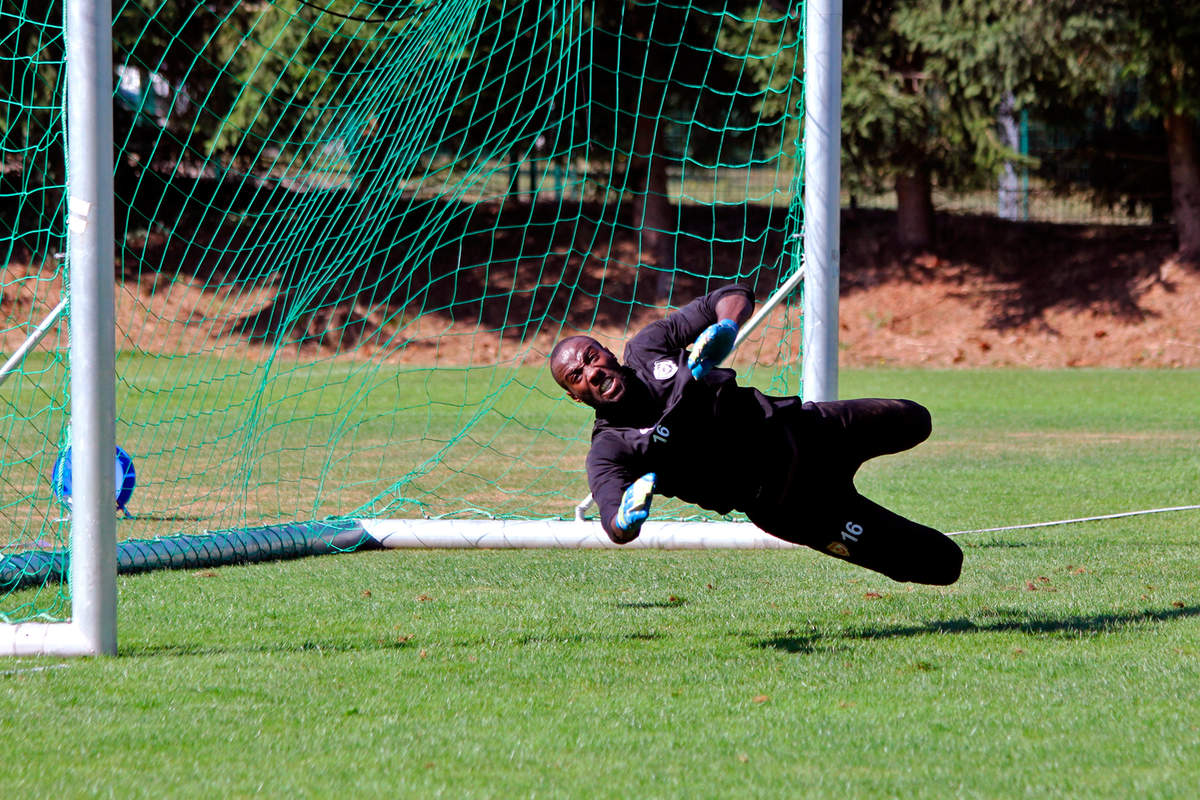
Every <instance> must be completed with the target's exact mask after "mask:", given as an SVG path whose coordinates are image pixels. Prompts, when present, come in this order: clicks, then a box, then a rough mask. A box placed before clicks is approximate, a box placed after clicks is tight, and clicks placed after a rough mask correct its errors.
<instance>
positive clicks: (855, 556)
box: [805, 493, 963, 585]
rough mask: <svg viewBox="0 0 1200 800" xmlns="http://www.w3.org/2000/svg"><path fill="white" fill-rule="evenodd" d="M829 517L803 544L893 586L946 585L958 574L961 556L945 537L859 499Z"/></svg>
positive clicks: (861, 497) (873, 503)
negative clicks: (826, 525) (880, 575)
mask: <svg viewBox="0 0 1200 800" xmlns="http://www.w3.org/2000/svg"><path fill="white" fill-rule="evenodd" d="M833 514H834V515H833V516H832V517H827V519H831V520H832V521H833V524H832V525H830V526H829V528H826V529H825V530H822V531H819V532H818V531H814V532H813V533H814V534H816V536H814V537H813V538H812V539H811V540H810V541H809V542H805V544H808V545H809V547H813V548H816V549H818V550H822V551H824V552H826V553H829V554H830V555H832V556H836V557H837V558H841V559H844V560H846V561H849V562H850V563H852V564H857V565H859V566H860V567H866V568H867V569H870V570H874V571H875V572H881V573H883V574H884V575H886V576H888V577H889V578H891V579H892V580H895V581H907V582H913V583H930V584H937V585H948V584H951V583H954V582H955V581H956V580H958V576H959V574H960V573H961V572H962V561H963V553H962V550H961V549H960V548H959V546H958V545H957V544H955V543H954V541H953V540H952V539H951V538H950V537H949V536H946V535H945V534H944V533H941V532H939V531H936V530H934V529H933V528H930V527H928V526H925V525H921V524H920V523H917V522H913V521H912V520H910V519H906V518H904V517H902V516H900V515H899V514H897V513H895V512H893V511H889V510H888V509H886V508H884V507H883V506H881V505H879V504H878V503H875V502H872V501H871V500H868V499H867V498H865V497H863V496H862V495H860V494H857V493H855V495H854V496H853V497H852V498H849V499H848V500H846V501H845V502H844V503H839V504H838V508H836V509H834V510H833Z"/></svg>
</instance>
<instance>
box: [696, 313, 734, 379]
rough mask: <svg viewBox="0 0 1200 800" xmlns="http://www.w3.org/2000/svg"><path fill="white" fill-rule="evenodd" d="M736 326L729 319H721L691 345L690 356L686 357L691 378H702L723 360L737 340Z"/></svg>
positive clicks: (706, 329) (705, 330)
mask: <svg viewBox="0 0 1200 800" xmlns="http://www.w3.org/2000/svg"><path fill="white" fill-rule="evenodd" d="M737 335H738V324H737V323H736V322H734V321H733V320H731V319H723V320H721V321H720V322H717V323H716V324H714V325H709V326H708V327H707V328H705V329H704V333H702V334H700V336H699V337H698V338H697V339H696V342H695V344H693V345H692V354H691V355H689V356H688V369H689V370H690V371H691V373H692V377H693V378H697V379H699V378H703V377H704V376H705V375H707V374H708V373H709V371H710V370H711V369H712V368H713V367H715V366H716V365H717V364H720V363H721V362H722V361H724V360H725V358H726V356H728V355H729V351H731V350H732V349H733V342H734V340H735V339H737Z"/></svg>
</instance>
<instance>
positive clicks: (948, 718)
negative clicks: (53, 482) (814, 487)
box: [0, 370, 1200, 798]
mask: <svg viewBox="0 0 1200 800" xmlns="http://www.w3.org/2000/svg"><path fill="white" fill-rule="evenodd" d="M841 394H842V395H843V396H855V395H901V396H909V397H913V398H914V399H916V400H919V401H921V402H924V403H926V404H927V405H928V406H929V407H930V408H931V409H932V410H933V413H934V420H935V431H934V435H933V436H932V437H931V439H930V441H929V442H927V443H925V444H924V445H922V446H921V447H919V448H917V449H916V450H914V451H912V452H910V453H905V454H901V455H897V456H892V457H888V458H885V459H880V460H878V461H877V462H873V463H872V464H869V465H868V466H867V467H866V468H865V469H864V471H863V473H862V474H861V479H860V482H859V483H860V487H861V488H862V489H863V490H864V492H866V493H867V494H868V495H869V496H872V497H874V498H875V499H877V500H879V501H880V502H883V503H885V504H887V505H889V506H892V507H894V508H896V509H897V510H899V511H902V512H903V513H907V514H910V515H912V516H914V517H916V518H918V519H921V520H923V521H928V522H930V523H931V524H935V525H939V526H941V527H943V528H944V529H948V530H962V529H974V528H981V527H991V526H996V525H1004V524H1018V523H1025V522H1036V521H1042V520H1052V519H1062V518H1066V517H1076V516H1085V515H1089V514H1103V513H1114V512H1119V511H1128V510H1135V509H1142V508H1156V507H1163V506H1171V505H1182V504H1192V503H1197V502H1200V500H1198V499H1197V498H1198V497H1200V492H1197V486H1198V485H1200V481H1198V478H1200V448H1198V447H1197V445H1198V444H1200V423H1198V422H1197V415H1196V401H1195V398H1196V397H1197V396H1200V373H1196V372H1182V371H1178V372H1177V371H1159V372H1149V371H1147V372H1138V371H1128V372H1123V371H1066V372H1021V371H961V372H923V371H899V370H897V371H890V370H878V371H876V370H872V371H862V372H858V371H855V372H847V373H844V374H843V377H842V385H841ZM564 413H567V412H564ZM1198 531H1200V512H1179V513H1170V514H1156V515H1147V516H1138V517H1129V518H1124V519H1117V520H1109V521H1103V522H1093V523H1084V524H1079V525H1072V526H1063V527H1057V528H1044V529H1034V530H1023V531H1011V532H1000V533H976V534H964V535H963V536H960V537H959V538H958V541H959V542H960V543H961V544H963V545H964V549H965V552H966V563H965V568H964V574H963V578H962V579H961V580H960V581H959V582H958V583H957V584H956V585H955V586H953V587H949V588H935V587H919V586H909V585H903V584H896V583H892V582H890V581H888V580H887V579H886V578H882V577H880V576H877V575H874V574H872V573H869V572H866V571H863V570H860V569H856V568H854V567H851V566H848V565H845V564H842V563H840V562H838V561H835V560H833V559H829V558H825V557H823V556H820V555H818V554H816V553H811V552H808V551H783V552H770V553H746V552H708V553H665V552H640V551H615V552H608V551H606V552H574V551H572V552H565V551H564V552H547V551H538V552H406V551H389V552H376V553H361V554H353V555H342V556H336V557H326V558H317V559H308V560H303V561H293V562H284V563H274V564H263V565H256V566H246V567H231V568H222V569H217V570H205V571H201V572H163V573H154V574H148V575H140V576H130V577H122V578H121V579H120V592H121V595H120V597H121V604H120V612H119V614H120V619H119V636H120V651H121V655H120V656H119V657H118V658H115V659H111V658H106V659H89V660H78V661H61V660H58V659H10V660H6V661H0V749H2V750H3V752H5V753H7V754H8V759H7V762H6V765H5V769H4V770H3V771H0V794H3V796H6V797H7V796H12V797H16V796H21V795H25V796H29V795H33V796H52V795H60V796H67V797H70V796H85V795H86V796H92V795H97V794H99V795H109V796H120V797H139V796H147V797H148V796H154V797H159V796H204V797H218V796H239V797H240V796H248V795H252V794H262V795H266V796H279V797H282V796H307V797H323V796H332V795H340V794H350V793H355V794H358V795H362V796H389V797H395V796H402V797H427V796H449V797H530V796H549V797H567V796H570V797H579V796H587V797H613V798H618V797H619V798H625V797H733V796H736V797H742V796H749V797H893V796H895V797H913V798H922V797H930V798H942V797H983V798H1011V797H1026V796H1029V797H1035V796H1036V797H1072V798H1074V797H1111V798H1127V797H1139V798H1158V797H1180V798H1187V797H1193V796H1194V795H1195V787H1196V786H1197V785H1200V707H1198V705H1197V703H1196V701H1195V699H1194V698H1195V694H1196V689H1195V687H1196V686H1197V685H1198V683H1200V645H1197V642H1200V592H1198V590H1197V580H1196V575H1197V565H1198V564H1200V535H1198Z"/></svg>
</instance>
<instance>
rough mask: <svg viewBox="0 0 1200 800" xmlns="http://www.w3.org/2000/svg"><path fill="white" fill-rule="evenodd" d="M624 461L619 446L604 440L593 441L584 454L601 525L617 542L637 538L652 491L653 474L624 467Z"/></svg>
mask: <svg viewBox="0 0 1200 800" xmlns="http://www.w3.org/2000/svg"><path fill="white" fill-rule="evenodd" d="M624 460H625V459H622V458H621V453H620V452H619V445H616V443H615V442H611V441H609V442H606V441H604V440H603V439H600V440H597V441H593V442H592V449H591V450H589V451H588V457H587V473H588V486H589V488H590V489H591V490H592V499H593V500H595V501H596V507H597V508H599V510H600V525H601V527H602V528H604V532H605V533H606V534H608V538H609V539H612V540H613V541H614V542H616V543H617V544H628V543H629V542H632V541H633V540H634V539H636V538H637V536H638V534H639V533H640V532H641V528H642V523H643V522H644V521H645V520H646V517H647V516H648V514H649V511H650V500H651V493H652V492H653V490H654V475H653V473H649V474H646V475H641V474H640V473H637V470H633V469H630V468H629V467H627V466H625V465H624V464H623V461H624ZM635 473H637V474H635ZM639 476H640V477H639Z"/></svg>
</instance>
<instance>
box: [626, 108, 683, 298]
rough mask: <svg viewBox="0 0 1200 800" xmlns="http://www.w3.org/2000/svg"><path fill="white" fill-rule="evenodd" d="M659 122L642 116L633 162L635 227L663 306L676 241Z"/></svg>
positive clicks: (672, 272)
mask: <svg viewBox="0 0 1200 800" xmlns="http://www.w3.org/2000/svg"><path fill="white" fill-rule="evenodd" d="M656 122H657V119H656V118H655V117H651V116H648V115H645V114H644V115H642V116H641V117H640V118H639V120H638V129H637V134H636V136H635V137H634V146H633V150H634V153H635V156H634V158H632V159H630V162H631V166H632V167H633V173H634V174H635V175H636V176H637V177H638V178H639V180H638V182H637V183H635V184H634V187H633V188H634V192H635V195H634V202H633V224H634V226H635V227H636V228H637V229H638V233H639V239H640V242H641V248H640V249H641V254H640V260H641V263H642V264H643V265H652V266H654V267H655V268H656V269H657V270H658V274H657V276H656V277H655V283H654V299H655V301H656V302H659V303H663V302H666V301H667V299H668V298H669V297H670V296H671V286H672V283H673V281H674V277H675V264H674V258H673V257H672V252H673V250H674V248H673V246H672V242H673V239H674V237H672V236H671V235H670V234H669V232H668V231H669V225H670V220H671V202H670V198H669V197H668V196H667V191H668V190H667V159H666V158H664V157H663V155H662V154H661V153H660V152H659V137H658V136H657V135H656V131H658V130H661V127H662V126H661V125H658V124H656Z"/></svg>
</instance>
